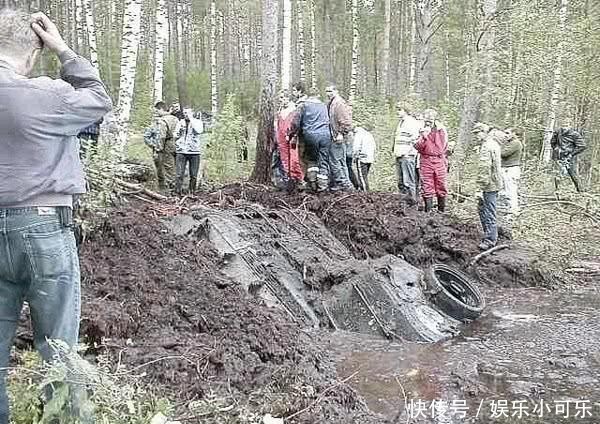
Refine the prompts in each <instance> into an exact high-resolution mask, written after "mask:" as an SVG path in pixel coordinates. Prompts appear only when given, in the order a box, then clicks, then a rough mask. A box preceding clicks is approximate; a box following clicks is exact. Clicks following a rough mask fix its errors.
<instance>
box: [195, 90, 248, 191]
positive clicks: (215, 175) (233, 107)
mask: <svg viewBox="0 0 600 424" xmlns="http://www.w3.org/2000/svg"><path fill="white" fill-rule="evenodd" d="M248 138H249V137H248V134H247V124H246V120H245V119H244V118H243V117H242V116H241V115H240V112H239V106H238V104H237V102H236V98H235V95H233V94H230V95H229V96H227V100H226V102H225V105H224V106H223V110H222V111H221V113H220V114H219V116H218V118H217V122H216V125H215V127H214V129H213V131H212V133H211V134H210V141H209V147H208V148H207V151H206V160H207V162H208V169H207V177H208V180H209V181H212V182H217V183H224V182H227V181H231V180H239V179H241V178H245V177H247V176H248V175H250V171H251V163H252V161H253V159H254V158H253V155H252V153H253V152H252V151H251V149H250V144H251V143H249V140H248ZM244 144H246V145H247V146H248V148H249V150H250V152H249V153H250V155H249V156H250V157H249V160H248V161H246V162H240V161H239V154H240V150H241V148H242V146H243V145H244Z"/></svg>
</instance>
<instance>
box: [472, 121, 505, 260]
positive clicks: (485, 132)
mask: <svg viewBox="0 0 600 424" xmlns="http://www.w3.org/2000/svg"><path fill="white" fill-rule="evenodd" d="M472 132H473V135H475V138H476V140H477V142H478V144H480V145H481V147H480V150H479V162H478V173H477V174H478V183H479V187H480V189H481V197H480V198H479V219H480V221H481V227H482V228H483V239H482V241H481V243H480V244H479V248H480V249H481V250H488V249H491V248H492V247H494V246H495V245H496V243H497V242H498V223H497V202H498V192H499V191H500V190H501V189H502V188H503V186H504V182H503V178H502V149H501V147H500V143H501V142H502V141H503V139H504V138H505V137H506V134H505V133H504V132H503V131H500V130H497V129H495V128H491V127H490V126H489V125H487V124H484V123H481V122H477V123H475V125H474V126H473V130H472Z"/></svg>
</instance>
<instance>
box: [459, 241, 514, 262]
mask: <svg viewBox="0 0 600 424" xmlns="http://www.w3.org/2000/svg"><path fill="white" fill-rule="evenodd" d="M509 247H510V246H509V245H508V244H499V245H498V246H494V247H492V248H491V249H488V250H486V251H485V252H481V253H480V254H479V255H477V256H475V257H474V258H473V260H471V262H469V266H473V265H475V264H476V263H477V262H478V261H479V260H480V259H481V258H484V257H486V256H488V255H491V254H492V253H494V252H497V251H498V250H502V249H508V248H509Z"/></svg>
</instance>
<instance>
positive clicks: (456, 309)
mask: <svg viewBox="0 0 600 424" xmlns="http://www.w3.org/2000/svg"><path fill="white" fill-rule="evenodd" d="M425 275H426V278H427V280H428V281H427V283H428V285H429V287H430V294H431V300H432V302H433V303H434V304H435V305H436V306H437V307H438V308H439V309H440V310H441V311H442V312H444V313H445V314H446V315H448V316H450V317H452V318H454V319H456V320H459V321H462V322H470V321H473V320H474V319H477V318H479V316H480V315H481V314H482V312H483V309H484V308H485V299H484V298H483V295H482V294H481V292H480V291H479V289H478V288H477V286H476V285H475V284H473V282H472V281H471V280H470V279H469V277H467V276H466V275H465V274H463V273H462V272H460V271H457V270H456V269H454V268H452V267H449V266H447V265H443V264H436V265H433V266H432V267H431V268H430V269H429V270H428V272H427V273H426V274H425Z"/></svg>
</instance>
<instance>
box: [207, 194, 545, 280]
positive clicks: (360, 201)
mask: <svg viewBox="0 0 600 424" xmlns="http://www.w3.org/2000/svg"><path fill="white" fill-rule="evenodd" d="M203 199H208V200H209V201H218V203H219V204H221V205H230V204H234V203H236V202H239V201H240V200H243V201H250V202H256V203H260V204H262V205H265V206H267V207H271V208H274V209H284V210H286V211H288V212H289V213H294V214H296V215H302V214H306V213H309V212H312V213H314V214H316V215H317V216H318V217H319V218H321V220H322V221H323V223H324V224H325V226H326V227H327V228H328V229H329V230H330V231H331V232H332V233H333V235H334V236H336V237H337V238H338V239H339V240H340V241H341V242H343V243H344V244H345V245H346V246H347V247H348V249H349V250H350V251H351V252H352V254H353V255H354V256H355V257H357V258H359V259H366V258H379V257H381V256H383V255H386V254H392V255H397V256H401V257H403V258H404V259H405V260H406V261H408V262H409V263H411V264H412V265H414V266H417V267H420V268H423V269H424V268H426V267H428V266H429V265H431V264H433V263H445V264H448V265H453V266H456V267H459V268H461V269H463V270H465V271H466V272H468V273H469V274H471V275H472V276H475V277H477V278H478V280H479V281H481V282H482V283H485V284H489V285H493V286H504V287H514V286H526V287H532V286H543V287H549V286H552V285H554V284H555V282H556V280H557V276H556V275H554V273H553V272H552V271H550V270H549V268H548V266H547V264H545V263H543V262H542V261H541V260H540V258H539V257H538V256H537V255H535V254H534V253H533V252H532V251H530V250H529V249H528V248H527V247H525V246H521V245H518V244H513V245H512V246H511V248H510V249H507V250H504V251H499V252H496V253H494V254H493V255H489V256H487V257H484V258H483V259H482V260H480V261H478V262H477V264H476V266H474V267H469V266H468V265H469V263H470V261H471V260H472V259H473V258H474V257H475V256H476V255H477V254H479V253H480V252H479V250H478V244H479V242H480V237H481V232H480V229H479V226H478V224H477V222H476V221H474V222H473V223H465V222H461V221H459V220H458V219H457V218H455V217H453V216H452V215H450V214H439V213H433V214H429V215H426V214H424V213H423V212H418V211H416V210H414V209H409V208H406V207H404V206H403V205H402V204H401V203H400V201H399V197H398V195H397V194H392V193H352V194H322V195H319V196H315V195H310V194H303V193H300V194H299V193H296V194H293V195H288V194H287V193H283V192H274V191H272V190H268V189H266V188H265V187H261V186H255V185H247V184H245V185H240V184H236V185H230V186H227V187H224V188H223V189H221V190H219V191H218V192H215V193H211V194H209V195H207V196H203ZM507 242H508V241H507V240H501V241H500V243H507Z"/></svg>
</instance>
